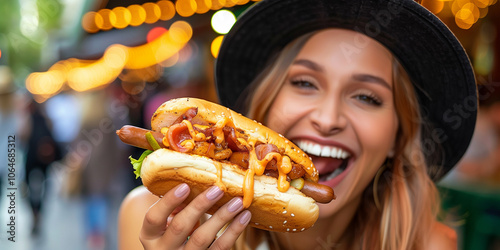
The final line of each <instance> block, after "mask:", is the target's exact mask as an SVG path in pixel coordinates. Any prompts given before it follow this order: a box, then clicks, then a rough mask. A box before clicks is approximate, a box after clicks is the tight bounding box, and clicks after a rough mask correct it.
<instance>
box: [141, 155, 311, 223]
mask: <svg viewBox="0 0 500 250" xmlns="http://www.w3.org/2000/svg"><path fill="white" fill-rule="evenodd" d="M215 164H219V163H214V160H212V159H210V158H208V157H204V156H199V155H192V154H185V153H179V152H176V151H172V150H169V149H158V150H156V151H154V152H153V153H151V154H150V155H148V156H147V157H146V158H145V159H144V162H143V164H142V169H141V178H142V181H143V183H144V185H145V186H146V187H147V188H148V189H149V190H150V191H151V192H152V193H154V194H155V195H158V196H161V195H163V194H165V193H166V192H167V191H168V190H170V189H172V188H173V187H175V186H176V185H178V184H180V183H187V184H188V185H189V186H190V187H191V193H190V195H189V197H188V198H187V202H189V201H191V200H192V199H194V198H195V197H196V196H197V195H198V194H200V193H201V192H203V191H204V190H206V189H207V188H209V187H211V186H213V185H214V183H215V182H216V181H217V174H216V173H217V168H216V165H215ZM220 164H222V183H223V184H224V185H225V187H226V190H225V194H224V197H223V198H222V199H221V200H219V201H218V202H217V204H216V205H215V206H214V207H212V208H211V209H210V210H209V211H208V213H209V214H212V213H214V212H215V211H216V210H217V209H218V208H219V207H220V206H222V205H223V204H225V203H227V202H228V201H229V200H230V199H231V198H233V197H241V196H243V190H242V183H243V179H244V175H245V172H244V171H243V170H242V169H241V168H239V167H238V166H236V165H233V164H228V163H220ZM248 209H249V210H250V211H251V212H252V220H251V222H250V225H252V226H254V227H257V228H261V229H265V230H270V231H277V232H300V231H303V230H305V229H307V228H309V227H311V226H313V224H314V223H315V221H316V220H317V218H318V215H319V211H318V210H319V209H318V206H317V204H316V203H315V201H314V200H313V199H312V198H310V197H307V196H306V195H304V194H303V193H302V192H300V191H299V190H297V189H295V188H293V187H290V188H289V189H288V191H287V192H280V191H279V190H278V189H277V180H276V178H272V177H268V176H265V175H262V176H255V179H254V197H253V202H252V204H251V205H250V207H249V208H248Z"/></svg>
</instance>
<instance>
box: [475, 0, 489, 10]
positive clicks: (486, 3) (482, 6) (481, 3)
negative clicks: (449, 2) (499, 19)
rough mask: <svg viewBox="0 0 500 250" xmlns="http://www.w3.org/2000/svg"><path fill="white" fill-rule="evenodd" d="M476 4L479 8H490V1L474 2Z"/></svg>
mask: <svg viewBox="0 0 500 250" xmlns="http://www.w3.org/2000/svg"><path fill="white" fill-rule="evenodd" d="M474 4H476V6H477V7H478V8H486V7H488V6H489V4H490V0H474Z"/></svg>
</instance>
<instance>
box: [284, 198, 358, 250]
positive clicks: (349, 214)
mask: <svg viewBox="0 0 500 250" xmlns="http://www.w3.org/2000/svg"><path fill="white" fill-rule="evenodd" d="M360 202H361V199H357V200H355V201H352V202H350V203H349V204H346V205H345V206H343V208H342V210H340V211H338V212H336V213H335V214H333V215H331V216H328V217H321V212H320V218H319V219H318V221H317V222H316V223H315V224H314V226H313V227H312V228H310V229H308V230H306V231H304V232H301V233H297V234H296V233H277V234H276V238H277V241H278V244H279V245H280V246H281V249H291V250H294V249H317V248H319V249H353V248H354V247H355V246H356V245H358V244H359V241H358V240H356V239H355V238H354V234H353V231H352V220H353V218H354V215H355V214H356V211H357V208H358V206H359V204H360ZM320 210H321V208H320Z"/></svg>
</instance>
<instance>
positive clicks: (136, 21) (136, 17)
mask: <svg viewBox="0 0 500 250" xmlns="http://www.w3.org/2000/svg"><path fill="white" fill-rule="evenodd" d="M127 9H128V10H129V11H130V14H131V15H132V19H131V20H130V25H132V26H139V25H141V24H143V23H144V21H145V20H146V11H145V10H144V8H143V7H142V6H140V5H137V4H132V5H130V6H128V7H127Z"/></svg>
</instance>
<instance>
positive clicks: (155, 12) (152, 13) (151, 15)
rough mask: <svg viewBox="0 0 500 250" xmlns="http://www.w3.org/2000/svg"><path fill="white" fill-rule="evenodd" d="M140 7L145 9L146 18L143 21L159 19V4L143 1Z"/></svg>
mask: <svg viewBox="0 0 500 250" xmlns="http://www.w3.org/2000/svg"><path fill="white" fill-rule="evenodd" d="M142 7H143V8H144V10H145V11H146V19H145V20H144V22H145V23H156V22H158V19H160V16H161V9H160V6H158V5H156V4H155V3H144V4H143V5H142Z"/></svg>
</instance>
